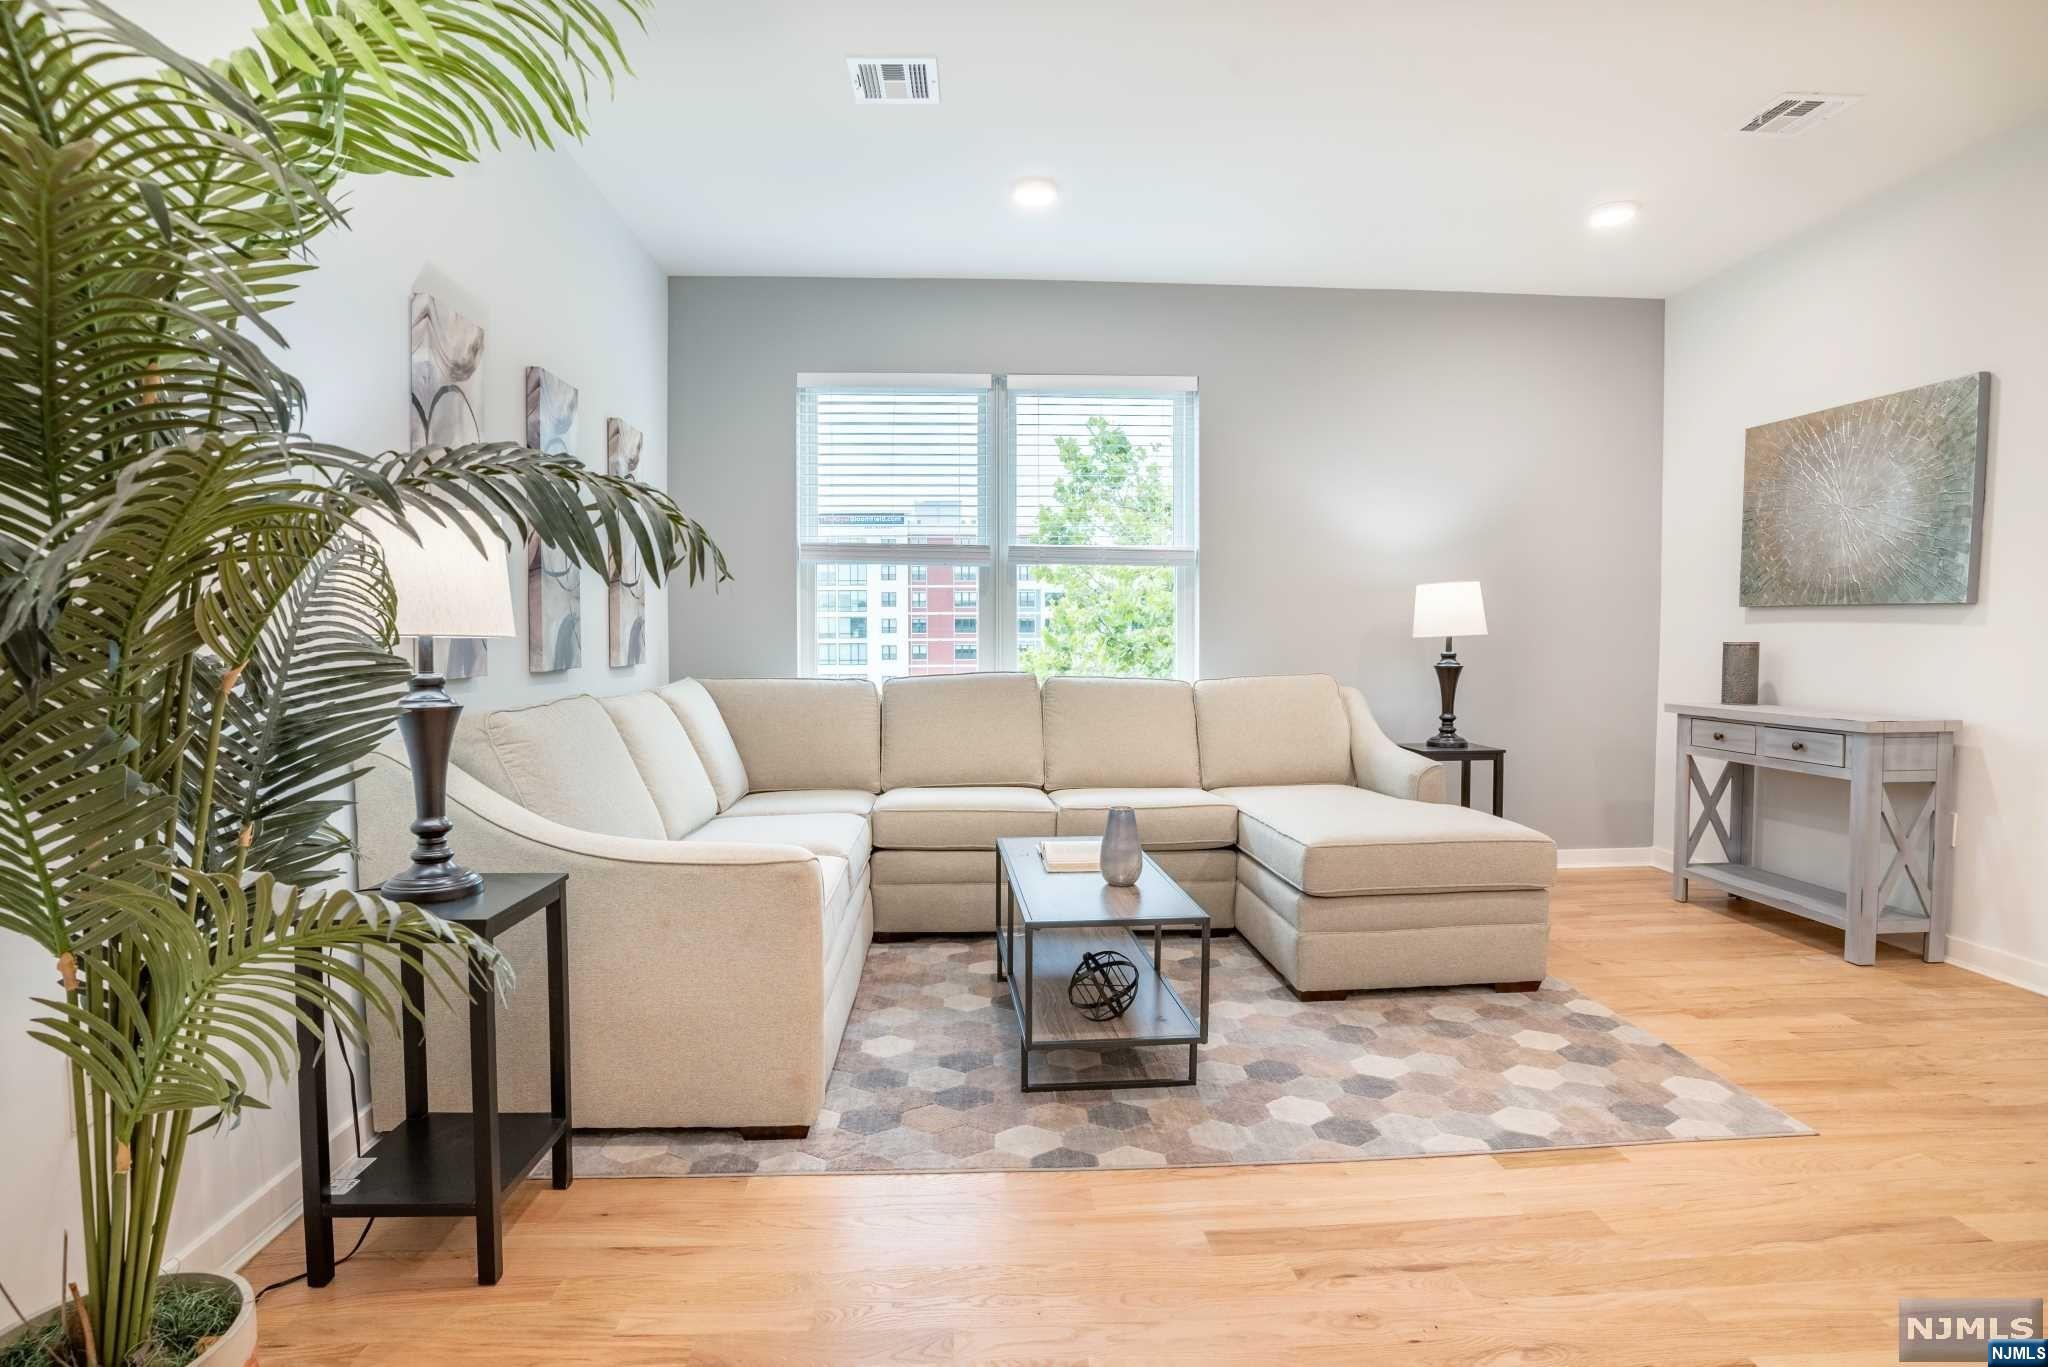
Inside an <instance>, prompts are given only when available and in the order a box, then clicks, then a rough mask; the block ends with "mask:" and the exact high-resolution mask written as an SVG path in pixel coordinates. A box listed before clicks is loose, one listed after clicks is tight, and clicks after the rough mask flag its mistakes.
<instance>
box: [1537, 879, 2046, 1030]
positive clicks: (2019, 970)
mask: <svg viewBox="0 0 2048 1367" xmlns="http://www.w3.org/2000/svg"><path fill="white" fill-rule="evenodd" d="M1648 853H1649V854H1650V855H1651V856H1652V859H1651V861H1650V862H1651V863H1653V864H1654V865H1655V866H1656V867H1658V868H1660V869H1663V870H1665V871H1666V872H1669V871H1670V869H1671V851H1669V850H1665V849H1653V850H1650V851H1649V852H1648ZM1565 854H1566V851H1563V850H1559V851H1558V855H1557V862H1558V867H1560V868H1564V867H1568V866H1567V865H1566V864H1565V862H1564V858H1565ZM1887 943H1897V944H1901V945H1904V946H1906V947H1908V948H1912V949H1916V950H1917V949H1918V948H1919V940H1918V939H1917V938H1911V937H1909V938H1905V939H1900V940H1896V941H1893V940H1890V939H1888V940H1887ZM1947 961H1948V962H1949V963H1952V964H1954V965H1955V966H1956V967H1957V968H1961V969H1966V970H1968V971H1969V972H1971V973H1978V974H1982V975H1983V976H1984V977H1987V978H1994V979H1996V980H1997V981H1999V982H2002V983H2009V984H2010V985H2012V986H2013V987H2019V988H2024V989H2026V990H2027V991H2029V992H2034V993H2038V994H2039V995H2041V996H2044V997H2048V963H2042V962H2041V961H2040V960H2039V959H2029V958H2028V957H2027V956H2026V955H2024V954H2014V953H2013V952H2012V951H2010V950H2006V949H1995V948H1993V947H1992V946H1990V945H1980V944H1978V943H1977V942H1976V941H1974V940H1964V939H1960V938H1958V937H1957V936H1954V935H1951V936H1949V937H1948V960H1947Z"/></svg>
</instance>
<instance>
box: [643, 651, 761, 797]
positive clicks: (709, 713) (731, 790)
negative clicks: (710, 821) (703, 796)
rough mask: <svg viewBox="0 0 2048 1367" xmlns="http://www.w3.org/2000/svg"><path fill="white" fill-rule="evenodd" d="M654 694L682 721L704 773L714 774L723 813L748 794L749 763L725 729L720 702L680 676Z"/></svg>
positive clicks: (715, 787) (656, 690)
mask: <svg viewBox="0 0 2048 1367" xmlns="http://www.w3.org/2000/svg"><path fill="white" fill-rule="evenodd" d="M654 693H655V696H656V697H658V698H660V699H661V700H662V701H663V702H665V703H667V704H668V706H669V710H670V711H672V712H674V713H675V714H676V719H677V720H678V721H680V722H682V724H683V730H684V732H685V733H686V734H687V735H688V736H689V737H690V747H691V748H692V749H694V750H695V751H696V752H697V758H698V759H700V760H702V761H703V762H704V772H705V773H706V774H709V775H710V776H711V791H712V792H714V793H716V794H717V795H718V810H719V811H721V812H722V811H724V810H725V809H726V808H727V807H730V806H732V804H733V803H735V802H738V801H739V800H740V799H741V798H743V797H745V796H746V795H747V766H746V764H745V763H744V762H743V761H742V760H741V759H740V750H739V746H737V745H735V744H733V739H732V732H731V731H730V730H728V729H727V728H726V725H725V718H724V717H723V716H722V715H720V713H719V711H718V704H717V703H716V702H713V701H712V699H711V695H710V694H709V693H707V692H706V691H705V690H704V685H703V684H700V683H698V682H697V681H696V680H695V679H677V680H676V681H675V682H674V683H672V684H665V685H663V686H662V687H660V688H657V689H655V690H654Z"/></svg>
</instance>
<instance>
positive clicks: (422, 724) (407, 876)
mask: <svg viewBox="0 0 2048 1367" xmlns="http://www.w3.org/2000/svg"><path fill="white" fill-rule="evenodd" d="M445 682H446V681H445V680H444V679H443V678H442V677H441V676H440V675H439V674H430V673H426V672H422V673H419V674H416V675H414V676H413V680H412V691H411V692H410V693H407V694H406V695H405V696H404V697H403V698H401V699H399V702H398V731H399V734H400V735H402V736H404V737H405V750H406V754H407V756H408V757H409V758H410V759H411V760H412V795H413V802H414V805H415V808H416V809H417V811H418V817H417V819H416V820H414V822H413V823H412V833H413V835H414V836H415V837H416V838H417V839H418V842H419V843H418V844H416V845H415V846H414V847H413V851H412V867H410V868H408V869H407V870H406V871H405V872H404V873H401V874H399V875H397V876H396V877H393V878H387V879H385V880H384V886H383V887H381V888H379V889H378V891H379V892H381V893H383V894H384V896H386V897H389V898H391V899H393V900H394V901H400V902H454V901H458V900H460V899H461V898H464V897H468V896H470V895H472V894H474V893H476V892H478V891H480V890H481V889H482V888H483V885H484V877H483V875H482V874H480V873H475V872H472V871H471V870H469V869H466V868H464V867H463V866H462V865H460V864H458V863H456V862H455V852H454V851H453V850H452V849H450V848H449V847H448V832H449V830H450V829H452V827H453V823H452V822H450V821H449V820H448V755H449V752H450V750H451V749H453V747H454V741H455V723H456V722H457V721H458V720H460V719H461V717H462V704H461V703H459V702H457V701H455V699H453V698H451V697H449V696H448V690H447V689H446V688H445V687H443V684H444V683H445Z"/></svg>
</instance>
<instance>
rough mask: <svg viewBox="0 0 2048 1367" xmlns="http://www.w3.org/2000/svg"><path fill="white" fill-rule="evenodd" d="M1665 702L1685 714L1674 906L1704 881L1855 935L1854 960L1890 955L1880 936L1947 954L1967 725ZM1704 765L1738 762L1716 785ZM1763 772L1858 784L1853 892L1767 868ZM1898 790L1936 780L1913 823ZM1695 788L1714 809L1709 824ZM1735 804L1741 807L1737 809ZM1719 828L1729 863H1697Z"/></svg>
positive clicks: (1674, 824) (1933, 954)
mask: <svg viewBox="0 0 2048 1367" xmlns="http://www.w3.org/2000/svg"><path fill="white" fill-rule="evenodd" d="M1664 710H1665V711H1666V712H1670V713H1674V714H1675V715H1676V716H1677V718H1678V727H1677V730H1678V740H1677V788H1676V792H1675V795H1674V798H1675V800H1674V801H1673V803H1672V809H1671V896H1672V898H1673V899H1674V900H1676V901H1680V902H1683V901H1684V900H1685V899H1686V895H1687V891H1688V880H1690V879H1693V878H1703V879H1705V880H1706V881H1708V882H1710V883H1713V884H1715V885H1716V886H1719V887H1722V888H1725V889H1727V890H1728V891H1729V892H1732V893H1734V894H1736V895H1737V896H1739V897H1746V898H1748V899H1750V900H1751V901H1753V902H1762V903H1763V904H1764V905H1766V906H1772V907H1777V908H1779V909H1780V910H1782V911H1789V912H1792V913H1793V914H1795V915H1798V916H1804V917H1806V918H1807V919H1809V920H1813V921H1819V922H1822V923H1823V924H1825V925H1831V926H1834V927H1836V928H1837V929H1839V930H1841V931H1842V932H1843V941H1842V957H1843V958H1845V959H1847V960H1848V961H1849V962H1850V963H1852V964H1871V963H1875V962H1877V937H1878V936H1880V935H1920V936H1924V937H1925V938H1924V939H1923V940H1922V941H1921V951H1920V952H1921V957H1922V958H1924V959H1926V960H1927V962H1928V963H1940V962H1941V961H1942V960H1943V959H1945V958H1946V957H1947V956H1948V923H1949V899H1950V886H1951V884H1952V883H1953V882H1954V872H1953V866H1954V864H1955V860H1954V858H1953V857H1952V855H1951V851H1950V842H1951V838H1952V835H1953V831H1954V827H1955V809H1956V808H1955V801H1956V799H1955V733H1956V732H1957V731H1958V730H1960V729H1961V727H1962V723H1961V722H1956V721H1927V720H1913V719H1910V718H1904V717H1900V716H1897V715H1895V714H1891V713H1873V712H1821V711H1813V710H1810V709H1801V708H1792V707H1755V706H1750V707H1745V706H1731V705H1728V704H1722V705H1719V706H1709V705H1707V704H1704V703H1667V704H1666V705H1665V707H1664ZM1701 760H1720V761H1723V762H1724V763H1725V765H1726V767H1725V768H1723V769H1722V770H1721V774H1720V777H1719V779H1718V780H1717V781H1716V782H1715V783H1714V785H1713V786H1712V787H1711V788H1709V787H1708V786H1707V781H1706V779H1705V778H1704V777H1703V776H1702V774H1701V771H1700V764H1699V762H1700V761H1701ZM1758 769H1779V770H1783V771H1785V772H1787V773H1794V774H1812V775H1814V776H1815V777H1817V778H1831V779H1840V780H1843V781H1845V782H1847V783H1848V785H1849V823H1848V824H1849V861H1848V868H1847V870H1846V871H1845V875H1844V877H1843V880H1842V887H1841V888H1840V889H1836V888H1831V887H1825V886H1822V885H1821V884H1818V883H1809V882H1807V881H1806V880H1804V879H1800V878H1794V877H1791V876H1789V875H1787V874H1783V873H1777V872H1773V871H1772V870H1770V869H1766V868H1764V867H1762V866H1761V865H1760V864H1759V863H1758V862H1757V861H1758V859H1759V857H1760V856H1759V854H1758V851H1757V838H1756V830H1757V804H1756V771H1757V770H1758ZM1896 784H1931V785H1933V786H1932V789H1931V791H1930V792H1929V793H1928V795H1927V800H1926V801H1925V802H1924V803H1923V804H1922V805H1921V807H1920V809H1919V811H1918V813H1917V814H1916V815H1915V816H1914V818H1913V820H1912V821H1911V823H1910V824H1909V823H1908V822H1906V821H1905V820H1903V819H1901V817H1900V814H1899V810H1898V808H1897V807H1896V806H1894V805H1893V803H1892V794H1891V788H1892V786H1893V785H1896ZM1694 794H1698V796H1699V798H1700V800H1701V803H1702V806H1701V808H1700V812H1699V816H1698V817H1697V819H1695V817H1694V816H1693V812H1692V798H1693V796H1694ZM1724 798H1726V799H1727V800H1728V803H1729V808H1730V810H1729V811H1728V812H1727V813H1725V814H1724V813H1723V812H1722V810H1721V803H1722V800H1723V799H1724ZM1710 830H1711V831H1712V832H1713V833H1714V835H1715V837H1716V839H1718V840H1719V842H1720V845H1721V849H1722V851H1723V854H1724V856H1725V857H1724V858H1723V859H1722V860H1719V861H1712V862H1702V861H1696V860H1695V858H1694V856H1695V855H1696V854H1697V853H1698V852H1699V848H1700V844H1701V842H1702V841H1704V840H1705V838H1706V835H1707V832H1708V831H1710ZM1902 885H1903V887H1904V888H1905V889H1907V890H1908V891H1902ZM1895 893H1897V894H1899V896H1897V897H1896V898H1895V897H1894V894H1895Z"/></svg>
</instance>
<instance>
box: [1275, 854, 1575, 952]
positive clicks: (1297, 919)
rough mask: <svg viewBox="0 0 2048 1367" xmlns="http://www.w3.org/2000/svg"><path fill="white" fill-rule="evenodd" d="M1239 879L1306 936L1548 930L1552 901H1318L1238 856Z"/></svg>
mask: <svg viewBox="0 0 2048 1367" xmlns="http://www.w3.org/2000/svg"><path fill="white" fill-rule="evenodd" d="M1234 874H1235V878H1236V881H1237V885H1238V886H1239V887H1240V888H1241V889H1243V890H1244V891H1245V892H1246V893H1248V894H1250V895H1251V896H1253V897H1255V898H1257V899H1258V901H1259V902H1260V904H1261V905H1263V906H1264V907H1265V908H1266V909H1267V910H1269V911H1271V912H1272V913H1273V914H1274V915H1275V916H1278V917H1279V918H1280V919H1281V920H1283V921H1285V922H1286V923H1287V924H1288V925H1290V926H1292V927H1293V928H1294V929H1295V930H1297V931H1300V932H1302V933H1304V934H1311V935H1314V934H1322V933H1324V932H1337V933H1342V932H1348V931H1382V930H1442V929H1446V928H1455V927H1472V926H1510V925H1527V924H1535V925H1544V924H1546V923H1547V922H1548V920H1549V911H1550V897H1549V895H1548V894H1547V893H1545V892H1544V891H1543V890H1542V889H1541V888H1494V889H1489V890H1486V891H1483V892H1383V893H1379V894H1376V895H1373V896H1347V897H1318V896H1315V895H1314V894H1312V893H1306V892H1303V891H1302V890H1301V889H1300V888H1297V887H1295V886H1294V885H1293V884H1292V883H1290V882H1288V881H1287V880H1286V879H1284V878H1282V877H1281V876H1280V875H1279V874H1277V873H1274V872H1273V871H1272V870H1270V869H1268V868H1267V867H1266V866H1265V865H1264V864H1261V863H1260V862H1259V861H1258V860H1256V859H1254V858H1252V857H1251V856H1250V855H1248V854H1239V855H1238V856H1237V867H1236V869H1235V871H1234Z"/></svg>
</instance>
